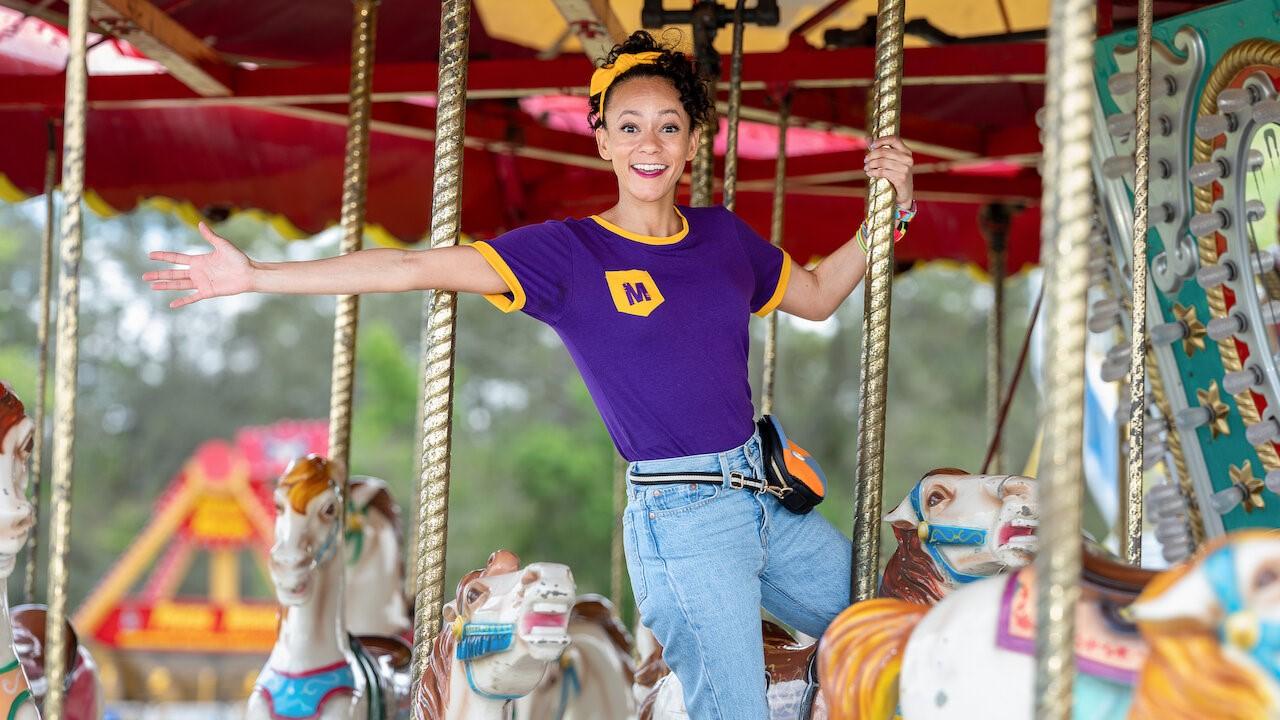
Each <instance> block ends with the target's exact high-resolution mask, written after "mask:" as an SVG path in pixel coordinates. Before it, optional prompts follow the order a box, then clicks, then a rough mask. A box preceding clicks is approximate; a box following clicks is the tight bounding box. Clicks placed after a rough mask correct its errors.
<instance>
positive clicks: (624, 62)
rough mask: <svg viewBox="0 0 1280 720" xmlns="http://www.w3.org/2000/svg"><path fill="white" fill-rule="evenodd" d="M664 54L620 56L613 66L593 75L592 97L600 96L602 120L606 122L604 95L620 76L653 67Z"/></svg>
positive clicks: (647, 53) (655, 52) (651, 51)
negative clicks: (636, 68) (642, 68)
mask: <svg viewBox="0 0 1280 720" xmlns="http://www.w3.org/2000/svg"><path fill="white" fill-rule="evenodd" d="M660 57H662V53H660V52H658V51H656V50H650V51H648V52H642V53H632V54H630V55H619V56H618V59H617V60H615V61H614V63H613V64H612V65H609V66H606V67H602V68H599V69H598V70H596V71H595V72H594V73H592V74H591V95H592V97H594V96H596V95H599V96H600V119H601V120H604V93H605V91H606V90H608V89H609V86H610V85H612V84H613V81H614V80H617V79H618V76H619V75H621V74H623V73H625V72H626V71H628V70H630V69H631V68H633V67H635V66H637V65H653V64H654V63H656V62H657V61H658V58H660Z"/></svg>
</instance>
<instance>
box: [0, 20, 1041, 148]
mask: <svg viewBox="0 0 1280 720" xmlns="http://www.w3.org/2000/svg"><path fill="white" fill-rule="evenodd" d="M4 1H6V2H8V1H11V0H4ZM873 60H874V50H873V49H871V48H849V49H843V50H830V51H825V50H786V51H783V52H777V53H751V54H748V55H746V56H745V57H744V58H743V76H744V77H747V78H750V80H747V81H744V82H743V84H742V87H743V90H744V91H746V90H764V89H767V88H772V87H778V86H782V85H791V86H792V87H793V88H797V89H805V88H817V89H821V88H838V87H868V86H870V85H871V78H870V77H869V73H870V70H871V67H872V64H873ZM904 67H905V68H906V72H907V73H908V76H907V77H906V78H905V79H904V80H903V85H905V86H911V85H970V84H992V83H1008V82H1026V83H1041V82H1043V81H1044V45H1043V44H1042V43H1016V44H1006V45H985V46H981V47H978V46H956V47H937V48H935V47H924V48H909V49H908V50H907V51H906V58H905V60H904ZM585 69H586V68H584V67H583V62H582V58H580V57H576V56H562V57H558V58H554V59H551V60H528V59H520V60H510V59H503V60H476V61H475V62H472V63H471V65H470V70H469V71H468V74H469V78H468V91H467V97H468V98H469V99H475V100H482V99H487V98H518V97H528V96H532V95H556V94H576V95H585V94H586V84H585V83H586V80H587V79H588V73H587V72H585ZM726 72H727V70H726ZM349 75H350V72H349V69H348V68H347V67H346V66H345V65H310V66H303V67H295V68H258V69H254V70H250V69H245V68H234V67H233V68H228V69H227V82H226V85H227V86H228V87H229V88H230V89H231V91H232V93H233V94H232V96H231V97H220V98H214V97H201V96H200V95H199V94H198V93H196V92H194V91H193V90H191V89H190V88H189V87H187V86H185V85H183V84H182V83H181V82H178V81H177V80H175V79H173V78H171V77H168V76H164V75H129V76H102V75H99V76H96V77H94V78H93V82H92V83H90V87H89V103H90V106H91V107H94V108H98V109H108V108H140V107H178V106H186V105H201V104H218V105H225V104H237V105H247V106H265V105H291V104H292V105H296V104H310V103H342V102H346V101H347V92H348V87H347V86H348V84H349V81H350V77H349ZM435 77H436V64H435V63H382V64H379V65H378V67H377V70H376V72H375V73H374V79H373V100H374V102H388V101H397V100H404V99H406V98H411V97H415V96H418V97H420V96H424V95H432V94H434V93H435ZM61 105H62V78H61V77H60V76H54V75H49V76H29V75H18V76H13V75H9V76H5V75H0V108H18V107H22V108H30V107H52V108H56V107H61ZM904 130H905V128H904Z"/></svg>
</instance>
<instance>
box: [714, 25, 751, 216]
mask: <svg viewBox="0 0 1280 720" xmlns="http://www.w3.org/2000/svg"><path fill="white" fill-rule="evenodd" d="M745 3H746V0H737V3H735V4H734V6H733V54H732V55H731V56H730V60H729V131H728V134H727V136H726V138H725V143H726V144H725V151H724V206H725V207H726V208H728V209H729V210H730V211H731V212H732V211H733V209H734V204H735V203H736V201H737V197H738V194H737V189H738V119H739V118H738V116H739V114H740V113H741V111H742V32H743V29H744V23H743V22H742V7H743V5H744V4H745ZM713 104H714V103H713Z"/></svg>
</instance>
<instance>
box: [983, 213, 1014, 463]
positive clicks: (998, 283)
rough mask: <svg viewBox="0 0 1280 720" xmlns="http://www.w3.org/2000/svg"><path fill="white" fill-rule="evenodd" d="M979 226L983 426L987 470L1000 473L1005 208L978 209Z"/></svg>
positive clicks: (1005, 253) (1007, 226)
mask: <svg viewBox="0 0 1280 720" xmlns="http://www.w3.org/2000/svg"><path fill="white" fill-rule="evenodd" d="M979 224H981V225H982V228H983V231H984V234H985V235H986V236H987V269H988V273H989V275H990V277H991V312H990V313H989V314H988V317H987V425H988V428H989V434H988V435H987V438H988V447H995V448H996V449H995V454H994V455H993V456H992V457H991V459H990V460H989V463H990V468H985V467H984V468H983V470H982V472H983V473H986V472H988V471H990V472H992V473H995V474H997V475H998V474H1000V467H1001V465H1002V464H1003V463H1002V462H1001V457H1000V455H1001V453H1000V446H999V443H997V442H996V441H995V438H996V435H997V434H999V433H1000V428H1001V422H1000V393H1001V392H1002V391H1003V390H1004V294H1005V293H1004V291H1005V274H1006V268H1005V261H1006V256H1007V252H1006V245H1007V241H1008V239H1009V209H1008V207H1007V206H1005V205H1002V204H1000V203H992V204H990V205H987V206H985V207H983V208H982V211H981V217H980V218H979Z"/></svg>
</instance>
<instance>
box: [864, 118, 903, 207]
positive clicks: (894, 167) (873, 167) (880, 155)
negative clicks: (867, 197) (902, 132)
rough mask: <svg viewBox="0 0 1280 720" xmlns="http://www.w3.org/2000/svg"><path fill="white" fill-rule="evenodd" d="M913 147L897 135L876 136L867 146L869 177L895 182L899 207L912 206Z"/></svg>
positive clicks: (894, 187) (866, 163) (865, 160)
mask: <svg viewBox="0 0 1280 720" xmlns="http://www.w3.org/2000/svg"><path fill="white" fill-rule="evenodd" d="M912 162H913V161H912V159H911V149H910V148H908V147H907V146H906V143H904V142H902V138H900V137H897V136H896V135H890V136H888V137H882V138H876V139H875V140H873V141H872V142H871V144H870V145H868V146H867V154H866V156H865V159H864V161H863V164H864V165H865V167H866V170H867V177H873V178H875V177H878V178H885V179H886V180H888V181H889V182H891V183H893V189H894V190H895V191H896V192H895V195H896V197H897V200H898V206H899V207H904V208H906V207H911V203H912V201H913V200H914V199H915V193H914V190H913V188H912V185H911V165H912Z"/></svg>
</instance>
